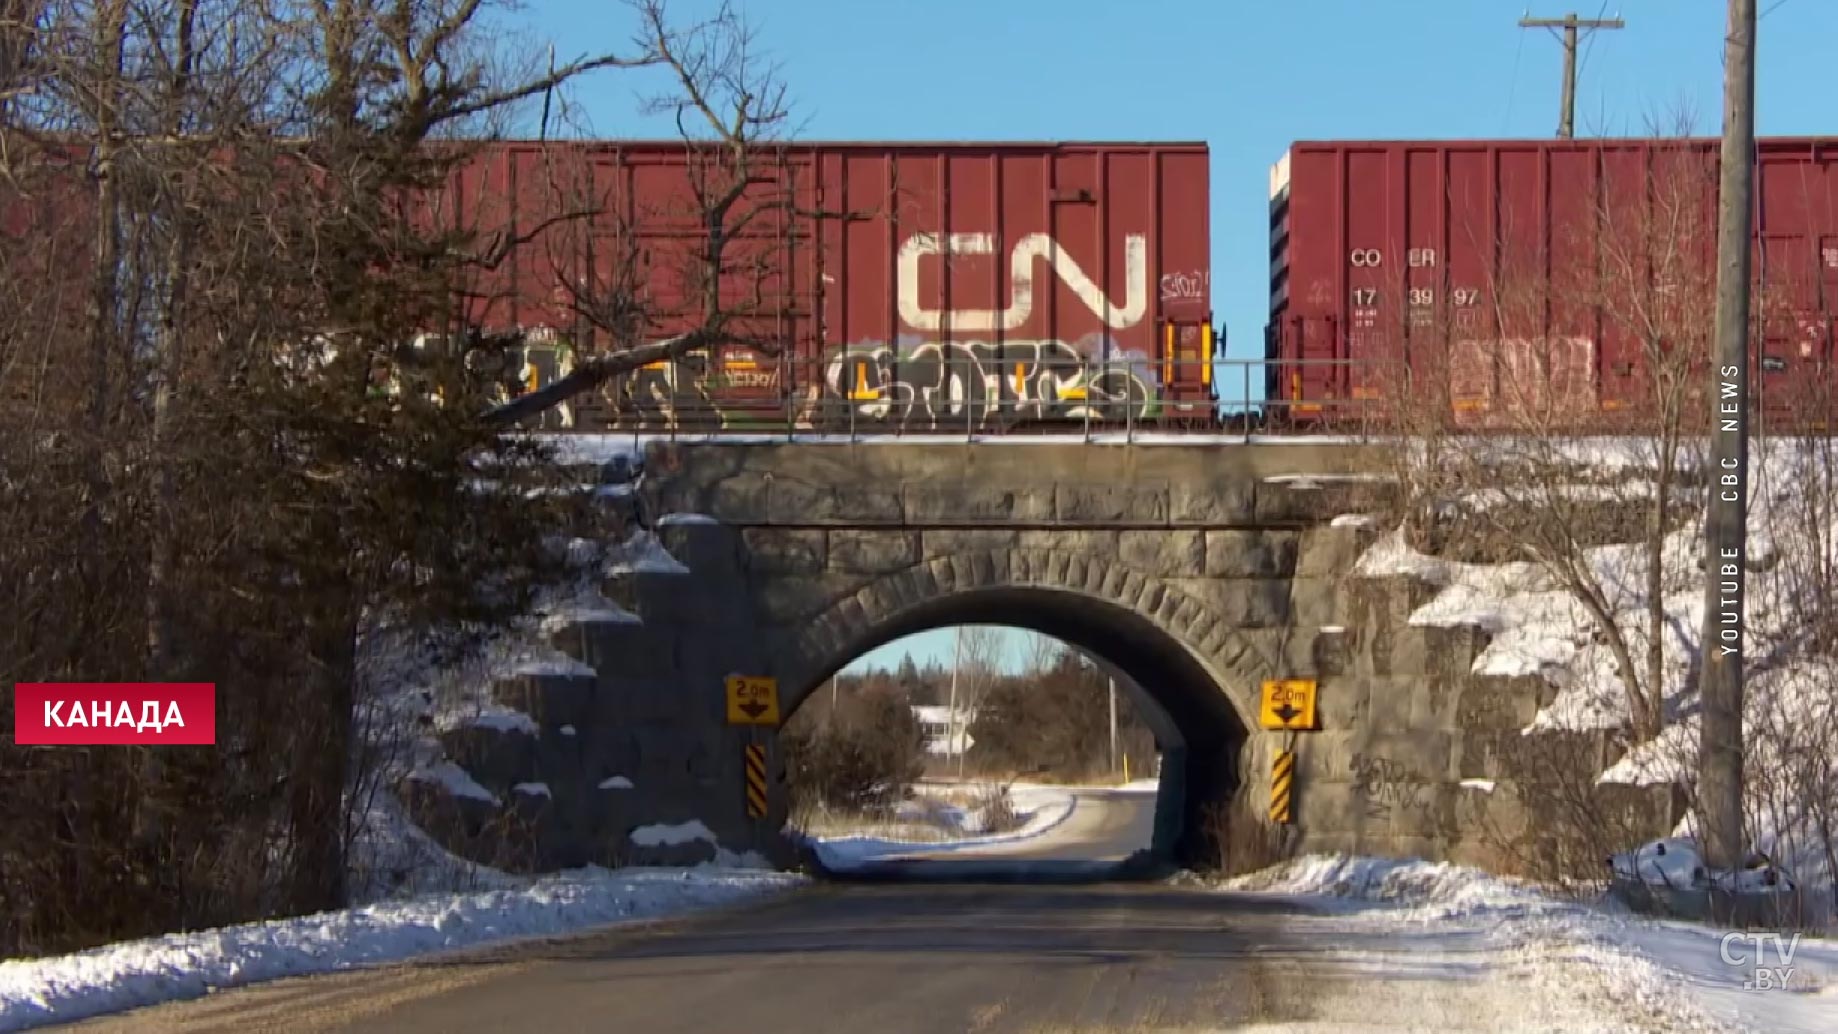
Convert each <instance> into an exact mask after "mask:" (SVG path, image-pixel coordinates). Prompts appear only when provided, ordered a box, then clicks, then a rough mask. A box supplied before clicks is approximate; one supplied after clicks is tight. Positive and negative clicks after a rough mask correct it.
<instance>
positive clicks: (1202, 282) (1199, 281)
mask: <svg viewBox="0 0 1838 1034" xmlns="http://www.w3.org/2000/svg"><path fill="white" fill-rule="evenodd" d="M1212 281H1213V275H1212V274H1211V273H1209V272H1207V271H1205V270H1201V269H1196V270H1192V271H1190V272H1186V273H1163V274H1162V280H1161V290H1162V301H1164V302H1174V301H1190V300H1198V299H1201V298H1204V297H1206V291H1207V289H1208V288H1209V287H1211V286H1212Z"/></svg>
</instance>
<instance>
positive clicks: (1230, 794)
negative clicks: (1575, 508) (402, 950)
mask: <svg viewBox="0 0 1838 1034" xmlns="http://www.w3.org/2000/svg"><path fill="white" fill-rule="evenodd" d="M1375 448H1376V447H1374V446H1361V445H1349V444H1322V443H1319V442H1309V441H1306V440H1302V441H1297V442H1292V443H1277V444H1238V443H1226V444H1221V443H1217V442H1196V443H1192V444H1159V443H1158V444H1129V445H1125V444H1116V445H1111V444H1086V443H1064V444H1061V443H1038V442H1026V443H1023V442H1016V443H978V444H976V445H974V446H973V445H970V444H968V443H957V444H929V443H927V444H917V443H901V442H864V443H851V444H843V443H764V444H761V443H724V442H707V443H693V444H691V443H672V442H664V441H659V442H656V443H653V444H651V445H649V446H648V447H647V449H646V452H645V457H644V462H643V471H644V474H643V478H642V482H641V485H640V487H639V490H638V498H639V507H638V509H639V514H640V518H639V519H640V521H641V523H643V524H645V525H647V526H649V527H651V528H653V529H654V530H655V533H656V535H657V537H658V539H659V541H660V542H661V543H662V544H663V545H664V546H665V547H666V548H667V549H668V550H669V552H670V554H671V555H672V556H674V557H675V558H676V560H677V561H679V562H680V565H681V566H676V565H667V566H662V567H650V568H645V567H640V568H637V569H634V570H631V571H628V572H625V573H623V574H621V575H620V576H618V577H617V578H614V579H612V580H611V581H610V582H609V586H608V594H609V595H611V596H612V597H613V598H615V599H616V600H618V601H619V602H620V603H621V604H622V605H623V606H624V607H626V608H628V609H629V610H630V611H631V612H633V613H634V614H636V615H637V616H638V618H639V619H640V620H639V621H632V620H629V619H628V620H599V621H595V620H588V621H580V622H575V623H573V624H570V625H567V626H565V627H563V628H560V629H559V630H557V631H555V632H554V633H553V634H552V636H551V641H552V642H553V643H554V645H556V646H558V647H559V648H561V649H562V650H563V651H564V652H566V653H567V654H569V655H570V656H572V657H573V658H575V659H576V660H578V661H579V662H581V663H582V665H583V667H581V668H580V669H579V670H578V671H575V672H573V673H571V674H563V675H554V674H533V675H529V676H526V677H522V678H519V679H516V680H513V682H512V684H510V685H509V686H507V687H505V690H504V693H503V694H501V699H505V700H506V701H507V702H511V703H515V704H517V705H519V706H521V707H522V709H524V710H525V711H527V712H529V713H530V714H531V715H532V718H533V724H534V726H535V729H534V730H533V731H532V730H530V729H527V728H526V729H522V730H509V731H506V730H504V729H501V728H493V729H471V730H459V735H457V736H453V737H449V738H448V740H447V742H448V746H449V750H450V753H451V754H452V755H453V756H454V757H455V759H456V760H457V761H458V762H459V763H460V764H461V765H462V766H463V767H465V768H466V769H467V770H468V771H469V772H470V773H471V775H472V776H473V778H474V779H476V780H477V781H478V782H479V783H480V784H483V785H484V786H485V787H486V788H487V789H489V790H491V791H492V792H493V794H494V795H496V796H498V797H500V798H501V799H505V800H508V801H509V803H507V804H505V805H503V807H504V809H506V810H507V811H509V812H514V813H516V814H518V815H521V816H523V817H524V818H525V819H526V820H527V822H528V823H530V824H531V825H530V826H526V827H524V828H525V829H531V828H533V829H534V831H535V839H534V842H536V843H538V844H539V845H540V850H539V851H538V856H537V857H534V858H532V859H531V860H530V862H529V866H530V867H534V868H547V867H559V866H566V865H578V864H582V863H584V862H588V861H606V860H614V861H651V862H657V863H675V862H683V861H696V860H701V859H705V858H707V857H710V856H711V855H712V854H713V852H714V851H715V849H716V844H717V843H718V845H719V847H720V848H723V849H727V850H731V851H745V850H758V851H761V852H762V853H764V854H766V855H767V856H768V857H772V858H780V859H783V858H786V857H788V854H787V850H786V845H785V843H784V840H783V837H782V833H781V829H782V827H783V824H784V821H785V817H786V816H785V812H786V801H785V799H784V794H783V792H782V787H781V786H780V785H779V784H778V783H777V781H776V778H775V779H774V782H773V792H772V794H771V808H770V814H769V815H768V816H767V817H766V818H765V819H763V820H757V819H751V818H749V817H748V816H747V814H746V810H745V796H744V793H743V785H744V781H743V780H744V776H743V768H744V761H743V747H744V745H745V744H748V743H754V742H758V743H762V744H764V745H765V746H766V747H767V753H768V758H769V768H770V769H771V771H772V772H773V774H774V775H775V776H776V775H777V774H778V773H779V771H780V768H779V765H780V759H779V757H778V751H777V749H776V744H775V742H774V737H773V735H772V734H771V733H770V732H761V731H756V730H753V729H749V728H747V727H733V726H728V725H726V724H725V723H724V718H723V715H724V696H723V684H724V680H725V678H726V677H727V676H728V675H731V674H744V675H770V676H775V677H776V678H777V679H778V682H779V686H780V692H781V695H782V700H783V705H784V707H785V709H786V713H787V716H789V714H790V712H792V711H794V710H795V709H796V707H797V706H798V704H799V703H800V702H801V701H802V700H803V699H804V698H805V697H806V696H808V695H809V694H810V693H811V692H812V691H814V690H815V689H816V688H817V687H819V686H820V685H822V684H823V683H824V682H825V680H827V679H828V677H829V676H830V675H831V674H832V673H834V672H835V671H837V670H838V669H839V668H841V667H843V666H845V665H846V664H848V663H849V662H850V661H852V660H853V659H855V658H856V657H858V656H860V655H861V654H863V653H864V652H866V651H868V650H870V649H873V648H874V647H876V646H879V645H881V644H883V643H885V642H888V641H891V640H893V639H897V638H899V637H901V636H904V635H908V634H910V633H913V632H917V631H922V630H925V629H927V628H933V627H938V626H946V625H954V624H964V623H993V624H1005V625H1012V626H1021V627H1026V628H1031V629H1034V630H1037V631H1039V632H1042V633H1045V634H1048V635H1051V636H1055V637H1057V638H1060V639H1062V640H1065V641H1067V642H1070V643H1072V644H1075V645H1077V646H1079V647H1081V648H1083V649H1084V650H1085V651H1086V652H1088V653H1091V654H1093V655H1095V656H1097V657H1100V658H1102V659H1103V660H1104V661H1106V662H1107V663H1108V664H1110V665H1111V666H1114V667H1115V668H1116V669H1118V670H1120V671H1122V672H1124V673H1126V674H1127V676H1128V679H1129V681H1130V682H1132V683H1134V684H1135V685H1136V686H1138V687H1140V688H1141V690H1142V691H1143V692H1144V693H1146V695H1147V696H1148V697H1150V698H1151V701H1150V703H1151V704H1152V706H1151V707H1149V708H1147V709H1146V710H1147V711H1148V713H1149V714H1150V715H1151V723H1152V724H1153V725H1154V726H1155V728H1156V733H1157V736H1158V739H1159V740H1160V742H1161V745H1162V747H1163V750H1164V764H1163V773H1162V793H1161V795H1160V798H1159V806H1158V816H1157V834H1156V838H1157V845H1156V846H1157V848H1158V849H1159V850H1160V851H1161V852H1163V853H1165V854H1169V855H1172V856H1176V857H1179V858H1180V859H1182V860H1184V861H1188V862H1195V861H1209V860H1211V861H1216V860H1217V857H1218V856H1217V849H1216V846H1215V845H1214V844H1212V843H1209V840H1208V832H1209V830H1212V829H1215V828H1216V826H1215V825H1214V823H1215V822H1216V821H1217V820H1218V819H1220V818H1222V817H1225V815H1233V814H1235V816H1236V817H1235V818H1233V819H1232V821H1233V822H1234V823H1236V824H1237V828H1243V823H1245V822H1246V821H1247V819H1248V818H1249V817H1250V816H1260V815H1261V814H1262V813H1263V811H1264V809H1265V807H1266V804H1267V800H1268V794H1269V788H1268V783H1269V779H1268V772H1269V767H1270V762H1271V759H1272V756H1273V754H1274V752H1275V751H1277V750H1279V749H1285V748H1287V749H1293V750H1294V751H1295V752H1296V758H1297V772H1296V783H1295V796H1294V800H1293V815H1294V824H1293V827H1292V828H1291V829H1290V830H1289V831H1288V841H1289V842H1288V844H1287V847H1288V849H1290V850H1302V851H1339V850H1356V851H1361V852H1366V853H1375V854H1397V855H1414V856H1421V857H1426V858H1433V859H1444V858H1447V859H1455V860H1469V861H1487V860H1490V859H1488V858H1487V855H1488V854H1489V853H1490V852H1497V851H1499V850H1502V849H1503V848H1505V847H1509V846H1510V845H1513V844H1520V845H1523V844H1525V843H1528V842H1531V841H1533V840H1536V839H1537V837H1536V836H1535V834H1536V833H1537V832H1538V830H1539V826H1540V817H1539V807H1540V799H1539V798H1540V796H1541V794H1540V793H1534V792H1528V791H1529V788H1531V787H1533V786H1534V785H1535V784H1537V783H1538V781H1539V780H1540V779H1544V778H1548V772H1545V771H1543V770H1544V769H1548V768H1549V766H1550V764H1551V761H1550V759H1551V756H1552V754H1551V752H1550V751H1549V750H1545V751H1542V752H1541V751H1540V750H1538V749H1537V745H1538V744H1539V742H1540V741H1541V740H1544V739H1546V738H1545V737H1527V736H1524V735H1522V734H1521V731H1520V730H1521V729H1522V728H1523V727H1524V726H1525V725H1526V724H1527V723H1528V722H1530V721H1531V719H1532V718H1533V716H1534V714H1535V713H1536V711H1537V708H1538V707H1539V706H1540V705H1541V704H1542V703H1544V702H1547V701H1548V699H1549V690H1548V689H1547V688H1546V687H1545V685H1544V684H1543V683H1542V681H1540V680H1537V679H1503V678H1497V677H1482V676H1475V675H1473V674H1471V671H1470V669H1471V667H1472V662H1473V659H1474V657H1475V656H1476V655H1477V654H1478V652H1479V651H1480V650H1481V649H1483V648H1484V647H1485V637H1484V636H1483V635H1482V634H1481V633H1479V632H1478V631H1475V630H1471V629H1444V628H1427V627H1412V626H1410V625H1409V624H1408V623H1407V621H1406V619H1407V617H1408V615H1409V614H1410V612H1411V611H1412V610H1413V609H1414V608H1415V607H1416V606H1419V605H1421V604H1422V603H1423V602H1424V601H1425V600H1426V599H1427V593H1428V592H1429V591H1430V590H1428V589H1427V588H1426V587H1425V586H1423V585H1420V584H1417V583H1415V582H1413V581H1411V580H1409V579H1404V578H1361V577H1355V575H1354V568H1355V565H1356V562H1357V560H1358V558H1359V556H1360V555H1361V553H1362V552H1363V551H1364V550H1365V549H1366V548H1367V547H1368V546H1370V545H1371V544H1372V543H1373V542H1374V541H1375V539H1376V537H1377V535H1378V530H1377V524H1376V522H1370V521H1361V520H1340V521H1336V520H1334V518H1335V517H1337V516H1339V515H1343V514H1358V513H1364V512H1372V511H1375V510H1378V509H1382V508H1383V506H1384V501H1385V496H1386V489H1385V485H1384V482H1383V480H1382V479H1380V478H1378V477H1376V473H1377V472H1378V471H1381V470H1382V469H1384V466H1383V462H1382V461H1383V457H1382V456H1380V455H1378V454H1377V453H1375V452H1374V451H1373V450H1374V449H1375ZM626 476H627V474H626V471H625V468H624V467H621V468H620V469H619V470H618V471H616V472H609V473H608V474H607V475H606V477H607V478H609V479H613V480H617V479H619V478H623V477H626ZM1267 678H1313V679H1315V680H1317V682H1318V685H1319V699H1320V712H1319V722H1318V730H1317V731H1312V732H1305V733H1279V732H1269V731H1264V730H1261V729H1259V728H1258V727H1257V721H1256V716H1257V708H1258V693H1259V689H1260V686H1261V684H1262V682H1263V680H1264V679H1267ZM558 730H562V731H565V732H566V734H567V735H565V736H563V735H559V734H558ZM519 737H521V739H519ZM1545 746H1547V747H1549V746H1551V745H1550V744H1545ZM1558 747H1559V749H1562V750H1565V751H1569V752H1570V753H1571V754H1573V755H1574V756H1575V760H1576V761H1577V762H1578V764H1579V767H1580V768H1581V769H1582V770H1584V771H1588V772H1594V771H1598V770H1599V769H1600V767H1602V763H1603V760H1604V758H1605V757H1606V756H1607V752H1608V751H1609V750H1610V746H1609V744H1608V742H1607V740H1606V738H1605V737H1602V736H1580V737H1577V736H1571V737H1569V738H1568V739H1567V741H1566V742H1565V743H1563V744H1561V745H1558ZM1585 782H1586V780H1585ZM530 783H541V784H543V785H544V786H545V787H546V788H547V792H546V793H544V794H542V795H540V797H539V798H537V799H533V800H532V799H526V798H519V797H518V796H517V794H516V793H515V791H516V788H517V787H519V786H522V785H528V784H530ZM609 783H611V784H616V785H618V786H619V787H620V789H623V791H624V792H619V790H608V789H607V786H608V784H609ZM418 787H419V789H418V790H417V792H415V793H412V794H411V795H410V797H411V801H410V803H411V805H413V806H415V807H416V808H417V809H419V813H420V814H422V815H423V816H426V820H425V821H424V825H429V826H430V828H431V829H436V830H437V835H440V836H442V839H443V840H445V841H446V842H447V843H448V844H449V846H451V847H454V848H455V849H456V850H459V851H461V853H465V854H470V855H472V856H473V857H481V853H482V852H483V853H484V854H486V855H492V856H493V857H494V860H498V861H500V862H502V859H501V858H499V857H497V856H496V855H495V854H494V852H496V851H499V850H500V848H501V845H500V846H499V847H492V846H491V845H489V844H487V843H486V841H488V840H489V839H490V837H489V836H488V835H487V834H486V833H485V832H482V831H488V830H491V829H502V828H504V827H503V825H502V823H498V822H497V820H498V819H500V818H502V816H498V815H487V814H480V811H481V810H482V809H483V805H481V804H479V803H478V802H468V801H455V800H453V799H451V795H446V794H441V793H434V792H431V791H430V790H429V789H428V787H427V786H426V785H425V784H418ZM625 787H631V789H624V788H625ZM1588 792H1591V793H1596V794H1599V795H1602V796H1603V798H1604V799H1603V800H1602V801H1601V806H1602V807H1603V808H1604V809H1606V810H1608V811H1611V812H1614V813H1616V814H1619V815H1623V816H1625V817H1626V818H1627V819H1628V821H1629V822H1631V823H1633V824H1635V825H1638V826H1641V827H1647V828H1652V829H1654V830H1656V831H1657V830H1659V829H1663V828H1664V827H1665V826H1666V825H1667V824H1669V820H1670V818H1671V816H1670V814H1669V807H1670V805H1669V804H1668V803H1663V802H1657V801H1656V800H1655V799H1653V798H1652V796H1651V795H1649V794H1644V793H1642V792H1640V791H1634V790H1631V789H1629V788H1622V787H1603V788H1599V789H1596V790H1590V791H1588ZM468 809H470V810H471V813H470V814H469V815H467V814H460V813H464V812H467V810H468ZM1228 809H1236V811H1235V812H1234V811H1229V810H1228ZM1222 811H1223V812H1225V815H1222ZM462 819H463V820H464V821H461V820H462ZM693 822H700V823H701V824H702V826H701V827H700V828H695V832H694V834H693V835H689V838H687V839H686V838H685V836H675V837H673V836H671V835H670V834H669V833H668V832H661V833H660V832H659V831H669V830H678V831H681V830H685V829H692V828H694V827H692V826H690V825H689V824H690V823H693ZM443 830H444V832H439V831H443ZM696 837H699V839H697V838H696ZM711 841H712V842H711ZM1548 849H1549V848H1548ZM1555 849H1561V848H1555ZM482 860H483V859H482ZM1588 861H1589V862H1593V861H1594V859H1593V858H1591V859H1589V860H1588Z"/></svg>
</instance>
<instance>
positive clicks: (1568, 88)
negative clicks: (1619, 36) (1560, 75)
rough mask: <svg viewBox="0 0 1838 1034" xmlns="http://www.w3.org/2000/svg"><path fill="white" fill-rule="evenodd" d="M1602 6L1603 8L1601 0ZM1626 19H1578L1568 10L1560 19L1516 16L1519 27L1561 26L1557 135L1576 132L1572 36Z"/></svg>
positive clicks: (1619, 25) (1616, 26) (1615, 26)
mask: <svg viewBox="0 0 1838 1034" xmlns="http://www.w3.org/2000/svg"><path fill="white" fill-rule="evenodd" d="M1602 6H1603V8H1604V9H1606V8H1607V6H1608V5H1607V4H1606V3H1604V4H1603V5H1602ZM1626 25H1627V23H1626V22H1623V21H1622V20H1621V19H1620V18H1609V19H1602V18H1578V17H1577V16H1576V12H1575V11H1572V12H1570V13H1569V14H1567V15H1565V16H1564V17H1562V18H1532V17H1525V18H1521V19H1519V27H1520V28H1521V29H1562V30H1564V33H1563V36H1562V37H1561V38H1562V40H1563V43H1564V98H1563V107H1562V111H1561V114H1560V115H1559V121H1558V123H1557V135H1558V136H1559V137H1562V138H1564V139H1569V138H1570V137H1573V136H1575V135H1576V39H1577V34H1578V33H1579V32H1582V31H1585V30H1588V31H1593V30H1595V29H1620V28H1625V27H1626Z"/></svg>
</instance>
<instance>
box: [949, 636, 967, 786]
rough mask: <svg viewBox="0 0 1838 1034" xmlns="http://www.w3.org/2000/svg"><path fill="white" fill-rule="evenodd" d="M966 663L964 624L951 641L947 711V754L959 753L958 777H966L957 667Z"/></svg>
mask: <svg viewBox="0 0 1838 1034" xmlns="http://www.w3.org/2000/svg"><path fill="white" fill-rule="evenodd" d="M963 663H964V626H962V625H959V626H957V637H956V638H955V639H954V640H953V641H952V643H951V703H950V706H949V707H948V708H947V709H946V711H945V752H946V756H949V755H951V754H956V755H957V778H958V779H959V780H962V779H963V778H964V736H963V733H962V732H960V731H959V730H958V727H957V669H958V668H960V667H962V666H963Z"/></svg>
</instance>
